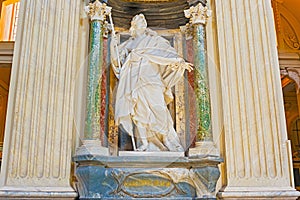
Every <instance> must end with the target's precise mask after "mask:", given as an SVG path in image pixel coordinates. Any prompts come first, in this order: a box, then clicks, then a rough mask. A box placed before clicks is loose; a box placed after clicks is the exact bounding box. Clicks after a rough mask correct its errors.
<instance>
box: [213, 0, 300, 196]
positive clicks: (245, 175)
mask: <svg viewBox="0 0 300 200" xmlns="http://www.w3.org/2000/svg"><path fill="white" fill-rule="evenodd" d="M215 4H216V18H217V29H218V38H217V40H218V47H219V57H220V74H221V86H222V100H223V113H224V118H223V119H224V131H225V136H224V137H225V155H226V156H225V168H224V173H226V177H225V178H224V183H223V185H226V186H225V187H224V188H223V191H221V192H220V193H219V197H221V198H224V199H243V198H246V197H247V198H250V199H254V198H258V199H264V198H270V197H276V198H280V197H281V198H283V199H288V198H291V199H296V196H297V195H299V193H297V192H295V191H294V189H293V175H292V168H291V166H292V165H291V164H292V163H291V157H290V156H291V154H290V145H289V141H288V139H287V133H286V125H285V116H284V110H283V97H282V90H281V82H280V73H279V65H278V56H277V50H276V35H275V28H274V19H273V13H272V8H271V0H264V1H261V0H222V1H215ZM246 192H247V193H246Z"/></svg>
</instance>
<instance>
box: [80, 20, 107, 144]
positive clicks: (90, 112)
mask: <svg viewBox="0 0 300 200" xmlns="http://www.w3.org/2000/svg"><path fill="white" fill-rule="evenodd" d="M102 23H103V22H102V21H100V20H93V21H91V24H90V44H89V50H90V51H89V66H88V81H87V99H86V105H87V106H86V119H85V128H84V139H87V140H94V139H99V138H100V112H101V81H102V80H101V73H102V65H103V36H102V33H103V31H102Z"/></svg>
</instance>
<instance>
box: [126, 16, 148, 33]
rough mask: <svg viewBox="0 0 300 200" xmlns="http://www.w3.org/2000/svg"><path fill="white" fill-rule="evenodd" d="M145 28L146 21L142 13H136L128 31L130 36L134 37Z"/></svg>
mask: <svg viewBox="0 0 300 200" xmlns="http://www.w3.org/2000/svg"><path fill="white" fill-rule="evenodd" d="M146 29H147V21H146V19H145V16H144V15H143V14H138V15H136V16H134V17H133V18H132V20H131V27H130V29H129V32H130V34H131V36H133V37H136V36H139V35H140V34H143V33H144V32H145V31H146Z"/></svg>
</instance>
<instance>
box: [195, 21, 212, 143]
mask: <svg viewBox="0 0 300 200" xmlns="http://www.w3.org/2000/svg"><path fill="white" fill-rule="evenodd" d="M193 47H194V66H195V72H194V73H195V94H196V103H197V105H196V108H197V115H198V118H197V125H198V126H197V140H198V141H210V140H212V130H211V105H210V95H209V83H208V68H207V54H206V34H205V25H204V24H195V25H194V37H193Z"/></svg>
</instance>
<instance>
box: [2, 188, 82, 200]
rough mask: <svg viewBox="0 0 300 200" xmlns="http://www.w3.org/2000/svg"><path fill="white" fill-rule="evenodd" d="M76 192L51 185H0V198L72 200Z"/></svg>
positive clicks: (6, 199)
mask: <svg viewBox="0 0 300 200" xmlns="http://www.w3.org/2000/svg"><path fill="white" fill-rule="evenodd" d="M77 196H78V194H77V193H76V192H75V191H74V190H73V189H72V188H71V187H68V188H64V187H59V188H53V187H49V188H48V187H26V186H24V187H20V188H19V187H1V188H0V199H5V200H8V199H18V200H19V199H49V200H50V199H57V200H58V199H59V200H61V199H62V200H71V199H72V200H73V199H75V198H76V197H77Z"/></svg>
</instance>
